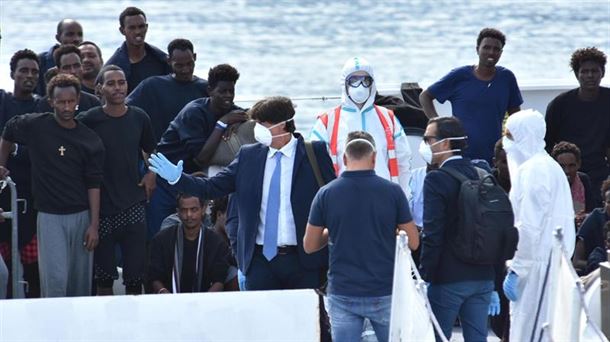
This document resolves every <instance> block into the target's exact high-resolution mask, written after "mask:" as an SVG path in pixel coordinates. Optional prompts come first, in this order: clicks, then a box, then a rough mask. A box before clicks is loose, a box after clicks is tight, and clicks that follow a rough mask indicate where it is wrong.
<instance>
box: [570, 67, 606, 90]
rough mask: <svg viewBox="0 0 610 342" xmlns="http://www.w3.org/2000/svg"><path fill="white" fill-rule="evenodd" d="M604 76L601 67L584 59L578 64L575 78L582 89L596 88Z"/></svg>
mask: <svg viewBox="0 0 610 342" xmlns="http://www.w3.org/2000/svg"><path fill="white" fill-rule="evenodd" d="M602 77H604V72H603V71H602V67H601V66H600V65H599V64H598V63H596V62H593V61H584V62H583V63H581V64H580V68H579V69H578V73H577V74H576V78H577V79H578V83H579V84H580V88H581V89H583V90H597V89H598V88H599V84H600V82H601V81H602Z"/></svg>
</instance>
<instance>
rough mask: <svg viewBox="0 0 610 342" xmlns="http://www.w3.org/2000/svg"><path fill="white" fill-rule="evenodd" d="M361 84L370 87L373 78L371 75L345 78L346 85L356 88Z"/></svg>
mask: <svg viewBox="0 0 610 342" xmlns="http://www.w3.org/2000/svg"><path fill="white" fill-rule="evenodd" d="M361 84H362V85H363V86H364V87H365V88H368V87H370V86H371V85H372V84H373V78H372V77H371V76H365V75H354V76H350V77H349V78H348V79H347V85H349V86H350V87H353V88H356V87H358V86H360V85H361Z"/></svg>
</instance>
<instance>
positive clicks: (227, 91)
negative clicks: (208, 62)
mask: <svg viewBox="0 0 610 342" xmlns="http://www.w3.org/2000/svg"><path fill="white" fill-rule="evenodd" d="M208 94H209V95H210V101H211V105H212V107H213V108H215V109H216V110H218V111H219V112H221V113H227V112H229V111H230V110H231V108H232V107H233V99H234V98H235V83H234V82H229V81H220V82H218V83H217V84H216V87H214V88H208Z"/></svg>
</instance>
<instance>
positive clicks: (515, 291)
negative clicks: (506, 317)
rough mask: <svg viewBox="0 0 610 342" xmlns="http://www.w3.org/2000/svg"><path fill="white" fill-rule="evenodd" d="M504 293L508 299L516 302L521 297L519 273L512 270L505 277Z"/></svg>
mask: <svg viewBox="0 0 610 342" xmlns="http://www.w3.org/2000/svg"><path fill="white" fill-rule="evenodd" d="M502 288H503V289H504V295H505V296H506V298H508V300H510V301H512V302H516V301H517V300H518V299H519V295H520V293H519V276H518V275H517V273H515V272H513V271H510V272H509V273H508V274H507V275H506V278H504V284H503V286H502Z"/></svg>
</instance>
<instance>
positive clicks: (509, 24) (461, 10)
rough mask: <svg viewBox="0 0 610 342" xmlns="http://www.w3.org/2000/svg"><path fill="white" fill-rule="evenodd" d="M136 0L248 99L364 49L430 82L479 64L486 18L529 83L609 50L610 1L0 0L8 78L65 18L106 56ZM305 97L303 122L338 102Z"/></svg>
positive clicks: (336, 88)
mask: <svg viewBox="0 0 610 342" xmlns="http://www.w3.org/2000/svg"><path fill="white" fill-rule="evenodd" d="M127 6H137V7H140V8H141V9H143V10H144V11H145V12H146V14H147V17H148V22H149V30H148V35H147V39H146V40H147V42H149V43H151V44H153V45H156V46H158V47H160V48H162V49H164V50H165V48H166V46H167V43H168V42H169V41H170V40H172V39H173V38H177V37H183V38H187V39H190V40H191V41H193V43H194V44H195V49H196V52H197V67H196V74H197V75H199V76H202V77H206V75H207V70H208V69H209V68H210V67H211V66H214V65H216V64H219V63H230V64H232V65H234V66H235V67H237V69H238V70H239V71H240V73H241V78H240V80H239V81H238V84H237V96H238V98H239V99H248V100H255V99H258V98H261V97H264V96H270V95H286V96H291V97H295V98H296V97H318V96H333V95H334V96H338V95H340V87H341V85H340V78H339V77H340V71H341V67H342V65H343V62H344V61H345V60H346V59H347V58H349V57H351V56H355V55H359V56H364V57H366V58H367V59H368V60H369V61H370V62H372V63H373V65H374V66H375V74H376V80H377V82H378V87H379V88H381V89H384V88H395V89H397V88H398V85H399V84H400V83H401V82H405V81H416V82H420V84H422V85H427V84H430V83H431V82H433V81H435V80H436V79H438V78H440V77H441V76H443V75H444V74H446V73H447V72H448V71H449V70H451V69H452V68H454V67H457V66H460V65H464V64H473V63H475V62H476V61H477V56H476V53H475V45H476V36H477V34H478V32H479V31H480V30H481V28H483V27H488V26H489V27H496V28H498V29H500V30H502V31H503V32H504V33H505V34H506V35H507V44H506V46H505V49H504V52H503V56H502V59H501V60H500V64H501V65H504V66H506V67H508V68H510V69H511V70H513V72H514V73H515V75H516V76H517V79H518V80H519V82H520V83H521V84H527V83H536V82H540V81H542V80H550V81H545V82H550V83H551V84H552V83H554V82H558V83H566V82H574V83H575V80H574V77H573V74H572V72H571V70H570V68H569V65H568V63H569V59H570V54H571V53H572V52H573V51H574V50H575V49H576V48H580V47H586V46H597V47H599V48H601V49H603V50H604V51H605V52H606V53H607V54H608V53H610V1H609V0H597V1H568V0H556V1H548V0H547V1H526V0H515V1H504V0H496V1H493V0H492V1H464V0H461V1H458V0H454V1H452V0H439V1H432V0H429V1H417V0H412V1H398V0H394V1H390V0H386V1H383V0H380V1H365V0H351V1H311V0H301V1H287V0H284V1H279V0H256V1H246V0H228V1H208V0H191V1H185V0H172V1H168V0H165V1H159V0H155V1H109V0H105V1H104V0H96V1H94V0H79V1H71V0H65V1H59V0H47V1H43V0H36V1H35V0H0V28H1V33H2V41H1V42H0V87H1V88H5V89H11V88H12V82H11V80H10V77H9V59H10V57H11V55H12V54H13V52H15V51H16V50H18V49H22V48H26V47H27V48H30V49H33V50H35V51H37V52H41V51H44V50H47V49H48V48H49V47H50V46H51V45H52V44H54V43H55V38H54V36H55V30H56V25H57V22H58V21H59V20H61V19H62V18H74V19H77V20H79V21H80V22H81V23H82V24H83V26H84V35H85V39H86V40H92V41H94V42H96V43H98V44H99V45H100V46H101V48H102V51H103V54H104V56H105V57H109V56H110V55H111V54H112V52H113V51H114V50H115V49H116V48H117V47H118V46H119V45H120V44H121V43H122V41H123V37H122V36H121V34H120V33H119V30H118V26H119V23H118V16H119V13H120V12H121V11H122V9H123V8H125V7H127ZM607 79H608V78H606V80H607ZM296 102H297V105H298V108H297V127H299V128H301V130H304V131H306V130H308V129H307V126H309V125H310V124H311V122H312V120H313V118H314V117H315V115H316V114H317V113H319V112H320V111H321V110H323V109H324V108H327V107H332V106H333V105H335V104H336V103H337V100H328V101H326V102H324V101H307V100H302V101H296ZM241 104H242V105H244V106H249V105H251V103H250V102H242V103H241Z"/></svg>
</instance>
